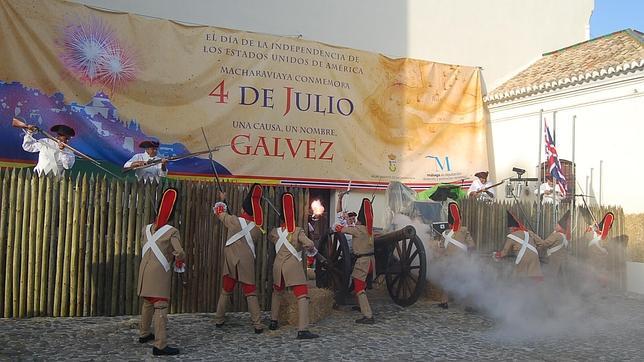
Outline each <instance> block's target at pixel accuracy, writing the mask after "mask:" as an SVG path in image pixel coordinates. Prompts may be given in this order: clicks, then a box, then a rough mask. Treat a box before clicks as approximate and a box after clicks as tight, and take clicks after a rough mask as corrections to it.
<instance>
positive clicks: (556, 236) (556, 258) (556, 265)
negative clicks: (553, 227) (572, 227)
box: [539, 231, 568, 275]
mask: <svg viewBox="0 0 644 362" xmlns="http://www.w3.org/2000/svg"><path fill="white" fill-rule="evenodd" d="M563 240H564V234H562V233H560V232H558V231H553V232H552V234H550V235H548V237H547V238H546V239H545V240H544V241H543V248H545V249H546V253H547V252H548V251H547V250H548V249H552V248H554V247H557V246H559V245H562V244H563ZM539 246H540V247H541V245H539ZM567 257H568V249H566V248H565V247H562V248H561V249H559V250H557V251H555V252H554V253H552V254H550V256H548V269H549V270H550V271H551V272H552V273H554V274H555V275H556V274H558V273H559V272H560V271H561V269H562V267H563V265H564V263H565V262H566V259H567Z"/></svg>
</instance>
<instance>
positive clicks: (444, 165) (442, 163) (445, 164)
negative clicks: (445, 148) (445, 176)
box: [425, 155, 452, 171]
mask: <svg viewBox="0 0 644 362" xmlns="http://www.w3.org/2000/svg"><path fill="white" fill-rule="evenodd" d="M425 158H429V159H432V160H434V161H435V162H436V166H437V167H438V169H439V170H441V171H445V169H447V171H451V170H452V166H451V165H450V163H449V156H445V157H444V158H443V159H441V158H440V157H439V156H432V155H428V156H425Z"/></svg>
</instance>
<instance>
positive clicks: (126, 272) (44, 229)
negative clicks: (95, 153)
mask: <svg viewBox="0 0 644 362" xmlns="http://www.w3.org/2000/svg"><path fill="white" fill-rule="evenodd" d="M0 183H1V185H0V187H1V188H0V208H1V209H0V315H1V316H3V317H31V316H97V315H99V316H103V315H130V314H138V313H139V309H140V307H139V303H140V300H139V298H138V296H137V290H136V286H137V280H138V271H139V269H138V267H139V261H140V259H141V231H142V229H143V227H144V226H145V225H146V224H149V223H151V222H152V221H153V220H154V217H155V216H156V215H155V214H156V208H157V204H158V199H159V197H160V195H161V193H162V191H163V190H164V189H165V188H168V187H174V188H177V189H178V190H179V195H180V196H179V200H178V201H179V202H178V205H177V209H176V211H175V215H174V217H173V219H172V220H171V221H170V223H171V224H172V225H175V226H177V227H178V228H179V230H180V232H181V237H182V244H183V247H184V249H185V251H186V255H187V260H186V262H187V272H186V273H185V274H184V276H183V279H184V280H185V281H186V282H187V285H185V286H184V285H183V283H182V282H181V280H180V279H178V276H177V275H176V273H175V274H174V277H173V282H172V300H171V312H173V313H187V312H213V311H214V310H215V309H216V303H217V298H218V296H219V292H220V289H221V268H220V265H221V264H220V260H221V258H222V257H223V246H224V243H225V240H226V231H225V229H224V228H223V227H222V226H221V223H220V222H219V221H218V220H217V219H216V218H215V217H214V215H213V212H212V206H213V205H214V203H215V201H216V195H217V188H216V186H215V184H214V183H213V182H196V181H177V180H164V181H163V182H162V183H161V184H156V183H153V184H150V183H145V184H144V183H139V182H136V181H128V180H126V181H117V180H114V179H108V178H106V177H104V176H101V177H97V176H94V175H87V174H84V175H78V176H77V177H74V178H72V177H67V178H54V177H38V176H37V175H34V174H33V173H32V171H31V170H28V169H0ZM224 187H225V191H226V192H227V199H228V200H227V201H228V203H229V206H230V207H231V209H232V210H233V211H234V212H236V213H238V212H239V211H240V209H241V204H242V201H243V198H244V197H245V195H246V192H247V190H248V185H245V186H242V185H237V184H224ZM287 190H288V191H290V192H292V193H293V194H294V195H295V197H296V200H297V205H296V207H297V208H298V209H297V216H298V220H297V221H298V224H300V225H305V224H306V213H307V212H308V211H307V210H308V191H307V190H306V189H298V188H288V189H287V188H284V187H267V188H265V196H266V197H267V198H268V200H270V201H271V202H272V203H273V205H275V206H276V207H279V204H280V203H279V201H278V200H279V196H280V195H281V193H282V192H284V191H287ZM264 213H265V215H266V216H265V220H266V226H265V227H264V229H265V230H267V231H268V230H270V229H271V228H272V227H275V226H276V225H278V224H279V222H278V215H277V214H276V213H275V211H274V210H273V209H272V208H270V207H269V205H268V204H267V203H264ZM268 250H269V249H268V245H267V240H266V237H264V238H263V239H262V240H261V241H260V242H259V243H258V246H257V261H256V262H257V268H256V273H257V291H258V295H259V299H260V303H261V306H262V307H263V308H264V309H265V308H267V307H268V306H269V304H270V292H271V285H272V273H270V272H269V270H270V266H269V265H268V264H269V253H268ZM233 308H234V309H235V310H244V309H245V308H246V306H245V301H244V298H242V295H241V292H240V291H236V292H235V294H234V297H233Z"/></svg>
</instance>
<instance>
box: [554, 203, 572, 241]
mask: <svg viewBox="0 0 644 362" xmlns="http://www.w3.org/2000/svg"><path fill="white" fill-rule="evenodd" d="M570 224H571V219H570V210H568V211H566V213H565V214H563V216H562V217H561V218H560V219H559V221H558V222H557V225H559V226H560V227H561V228H562V229H563V231H564V234H566V239H568V240H570V238H571V235H570V232H571V230H570Z"/></svg>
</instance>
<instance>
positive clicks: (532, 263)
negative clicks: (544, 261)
mask: <svg viewBox="0 0 644 362" xmlns="http://www.w3.org/2000/svg"><path fill="white" fill-rule="evenodd" d="M528 234H529V235H530V236H529V238H528V244H530V245H532V246H534V247H535V248H536V246H537V242H538V243H542V242H543V241H542V240H541V238H539V236H538V235H537V234H535V233H533V232H532V231H528ZM511 235H514V236H516V237H518V238H519V239H521V240H523V236H524V234H523V231H515V232H513V233H512V234H511ZM519 250H521V244H519V243H518V242H516V241H514V240H513V239H510V238H509V237H508V238H506V239H505V245H504V246H503V250H501V256H502V257H504V256H507V255H515V256H516V255H517V254H518V253H519ZM515 260H516V259H514V260H513V261H512V262H513V263H514V262H515ZM513 274H514V276H516V277H543V273H542V272H541V264H540V263H539V255H537V254H536V253H534V252H533V251H532V250H529V249H528V250H526V251H525V254H524V255H523V258H522V259H521V262H520V263H519V264H518V265H517V264H515V265H514V273H513Z"/></svg>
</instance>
